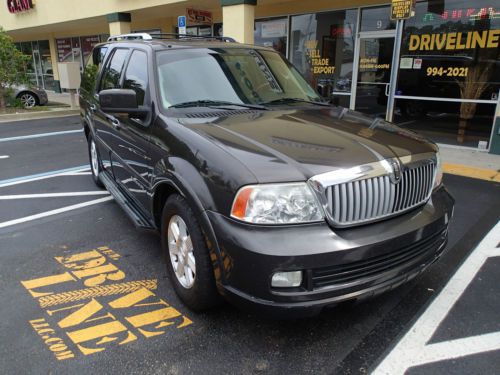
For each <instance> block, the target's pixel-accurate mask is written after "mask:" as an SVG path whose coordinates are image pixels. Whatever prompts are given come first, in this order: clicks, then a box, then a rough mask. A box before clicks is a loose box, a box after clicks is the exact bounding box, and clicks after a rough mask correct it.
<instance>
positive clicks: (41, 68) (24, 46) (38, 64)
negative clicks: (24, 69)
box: [16, 40, 55, 90]
mask: <svg viewBox="0 0 500 375" xmlns="http://www.w3.org/2000/svg"><path fill="white" fill-rule="evenodd" d="M16 47H17V48H18V49H19V50H20V51H21V52H22V53H24V54H25V55H27V56H29V57H30V58H31V59H30V60H29V61H28V78H29V80H30V84H31V85H33V86H39V87H43V88H45V89H47V90H54V89H55V85H54V73H53V70H52V58H51V56H50V47H49V41H48V40H35V41H31V42H21V43H16Z"/></svg>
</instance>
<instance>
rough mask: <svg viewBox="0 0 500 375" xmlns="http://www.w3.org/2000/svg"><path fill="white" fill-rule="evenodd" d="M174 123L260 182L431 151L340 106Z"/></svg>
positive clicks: (194, 117)
mask: <svg viewBox="0 0 500 375" xmlns="http://www.w3.org/2000/svg"><path fill="white" fill-rule="evenodd" d="M188 116H189V117H190V118H186V117H184V118H178V119H177V121H178V122H179V123H181V124H183V125H185V126H188V127H189V128H190V129H192V130H194V131H196V132H198V133H200V134H201V135H203V136H205V137H208V138H210V139H211V140H212V141H214V142H216V143H218V144H219V145H220V146H222V147H223V148H224V149H225V150H226V151H228V152H229V153H231V154H232V155H233V156H234V157H235V158H237V159H238V160H239V161H240V162H241V163H243V164H244V165H245V166H246V167H247V168H248V169H249V170H250V171H251V172H252V173H253V174H254V175H255V176H256V177H257V180H258V181H259V182H260V183H266V182H289V181H305V180H307V179H309V178H310V177H312V176H314V175H317V174H320V173H325V172H329V171H333V170H336V169H344V168H350V167H354V166H357V165H361V164H366V163H371V162H375V161H378V160H383V159H386V158H394V157H402V156H407V155H410V154H420V153H427V152H436V151H437V146H436V145H435V144H433V143H432V142H429V141H428V140H427V139H425V138H424V137H422V136H420V135H417V134H415V133H413V132H410V131H408V130H404V129H401V128H399V127H397V126H395V125H392V124H390V123H387V122H385V121H383V120H381V119H374V118H372V117H369V116H366V115H363V114H361V113H358V112H355V111H350V110H348V109H345V108H341V107H324V108H318V107H315V108H311V109H291V110H269V111H251V110H235V111H233V112H231V111H221V110H218V111H214V112H213V113H212V112H208V111H206V110H205V111H204V113H190V114H189V115H188Z"/></svg>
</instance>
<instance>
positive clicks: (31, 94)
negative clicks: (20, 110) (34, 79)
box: [13, 85, 49, 108]
mask: <svg viewBox="0 0 500 375" xmlns="http://www.w3.org/2000/svg"><path fill="white" fill-rule="evenodd" d="M13 89H14V96H15V97H16V99H19V100H20V101H21V103H22V104H23V106H24V108H33V107H34V106H36V105H46V104H47V103H48V102H49V99H48V97H47V92H46V91H45V90H44V89H43V88H41V87H34V86H25V85H20V86H14V87H13Z"/></svg>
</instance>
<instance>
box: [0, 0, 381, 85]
mask: <svg viewBox="0 0 500 375" xmlns="http://www.w3.org/2000/svg"><path fill="white" fill-rule="evenodd" d="M389 3H390V0H258V1H257V6H255V7H253V6H250V5H237V6H229V7H225V8H224V9H222V7H221V6H220V0H85V1H81V0H38V1H36V5H35V9H33V10H31V11H28V12H24V13H20V14H11V13H9V12H8V11H7V6H6V4H3V5H2V4H0V7H1V6H4V9H1V10H0V26H2V27H3V28H4V29H5V30H7V31H8V33H9V34H10V35H11V36H12V37H13V38H14V40H15V41H16V42H21V41H32V40H49V42H50V48H51V57H52V60H53V62H54V64H53V66H54V76H55V77H54V78H55V79H58V78H59V77H58V72H57V63H56V61H57V59H56V57H57V53H56V50H55V47H56V46H55V39H57V38H66V37H72V36H87V35H97V34H111V35H113V34H117V33H123V32H128V31H129V30H148V29H158V28H159V29H161V31H162V32H164V33H171V32H174V28H175V27H176V26H177V17H178V16H180V15H183V14H185V10H186V8H187V7H192V8H196V9H203V10H209V11H211V12H212V15H213V22H214V23H218V22H223V23H224V34H225V35H228V36H232V37H234V38H236V40H238V41H240V42H245V43H253V27H254V25H253V20H254V18H264V17H273V16H284V15H293V14H303V13H313V12H320V11H328V10H334V9H349V8H356V7H360V6H373V5H383V4H389ZM115 12H129V13H131V16H132V21H131V23H130V24H123V23H113V24H111V25H110V24H108V22H107V20H106V15H107V14H110V13H115Z"/></svg>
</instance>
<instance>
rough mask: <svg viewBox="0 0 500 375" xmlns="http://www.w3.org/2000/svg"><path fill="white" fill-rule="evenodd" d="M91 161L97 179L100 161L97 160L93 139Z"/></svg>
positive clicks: (91, 142)
mask: <svg viewBox="0 0 500 375" xmlns="http://www.w3.org/2000/svg"><path fill="white" fill-rule="evenodd" d="M90 161H91V164H92V172H93V173H94V176H96V177H97V176H98V175H99V159H98V158H97V150H96V147H95V142H94V140H93V139H92V140H91V141H90Z"/></svg>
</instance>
